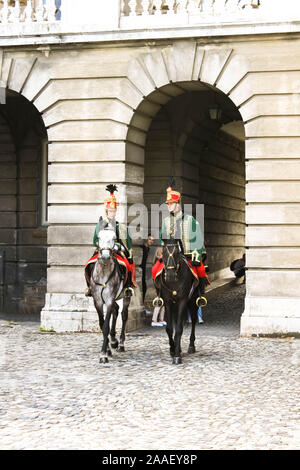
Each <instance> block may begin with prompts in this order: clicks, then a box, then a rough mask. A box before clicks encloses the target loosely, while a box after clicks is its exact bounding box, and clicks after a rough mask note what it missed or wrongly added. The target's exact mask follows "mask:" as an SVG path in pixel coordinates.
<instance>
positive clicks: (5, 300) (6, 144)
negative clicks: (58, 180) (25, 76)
mask: <svg viewBox="0 0 300 470" xmlns="http://www.w3.org/2000/svg"><path fill="white" fill-rule="evenodd" d="M47 143H48V141H47V131H46V128H45V125H44V123H43V121H42V118H41V115H40V114H39V112H38V111H37V109H36V108H35V107H34V106H33V105H32V104H31V103H30V102H29V101H28V100H27V99H26V98H24V97H23V96H22V95H20V94H19V93H16V92H13V91H10V90H7V91H6V95H5V97H3V99H2V104H1V105H0V168H1V169H0V181H1V182H0V312H1V315H2V316H3V315H5V317H6V318H11V319H13V318H21V317H22V316H24V317H25V318H26V319H29V318H30V317H31V318H37V317H38V315H39V313H40V311H41V308H42V307H43V305H44V303H45V293H46V279H47Z"/></svg>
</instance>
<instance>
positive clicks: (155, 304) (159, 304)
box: [152, 297, 164, 307]
mask: <svg viewBox="0 0 300 470" xmlns="http://www.w3.org/2000/svg"><path fill="white" fill-rule="evenodd" d="M152 305H153V307H163V305H164V300H163V299H162V298H161V297H155V299H154V300H153V302H152Z"/></svg>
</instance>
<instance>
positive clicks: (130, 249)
mask: <svg viewBox="0 0 300 470" xmlns="http://www.w3.org/2000/svg"><path fill="white" fill-rule="evenodd" d="M126 245H127V247H126V248H127V250H128V252H129V256H128V258H127V259H128V261H129V263H130V264H132V263H133V253H132V240H131V236H130V233H129V229H128V227H127V237H126Z"/></svg>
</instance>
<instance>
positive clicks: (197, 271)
mask: <svg viewBox="0 0 300 470" xmlns="http://www.w3.org/2000/svg"><path fill="white" fill-rule="evenodd" d="M187 262H188V265H189V268H190V270H191V272H192V274H193V275H194V276H195V278H196V279H198V278H199V277H206V283H207V284H210V282H209V280H208V277H207V274H206V272H205V268H204V265H203V263H202V261H201V265H200V266H192V261H191V260H187ZM163 269H164V263H163V260H162V259H161V258H160V259H158V260H157V261H156V263H154V265H153V267H152V277H153V279H156V278H157V276H159V275H160V274H161V272H162V270H163Z"/></svg>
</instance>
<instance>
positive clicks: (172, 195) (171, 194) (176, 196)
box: [166, 177, 181, 204]
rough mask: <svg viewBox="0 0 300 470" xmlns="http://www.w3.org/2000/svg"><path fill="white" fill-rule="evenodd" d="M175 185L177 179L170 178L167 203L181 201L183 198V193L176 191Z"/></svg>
mask: <svg viewBox="0 0 300 470" xmlns="http://www.w3.org/2000/svg"><path fill="white" fill-rule="evenodd" d="M174 186H175V180H174V178H173V177H172V178H170V179H169V186H168V188H167V200H166V203H167V204H168V203H170V202H179V201H180V198H181V194H180V192H179V191H174V189H173V188H174Z"/></svg>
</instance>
